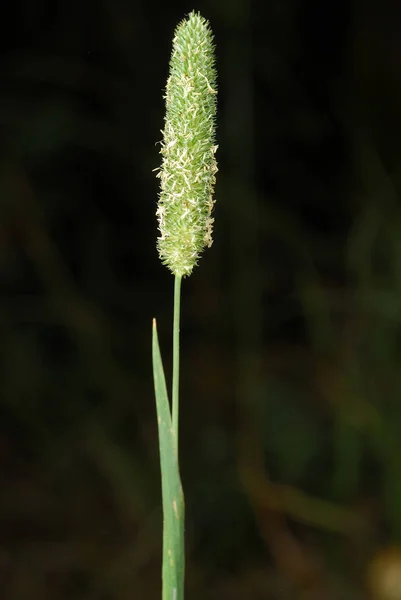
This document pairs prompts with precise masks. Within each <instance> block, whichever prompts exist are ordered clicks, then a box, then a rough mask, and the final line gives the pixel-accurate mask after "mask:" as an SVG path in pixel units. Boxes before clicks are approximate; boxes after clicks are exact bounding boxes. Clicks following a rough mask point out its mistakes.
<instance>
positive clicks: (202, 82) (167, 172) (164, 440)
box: [152, 12, 217, 600]
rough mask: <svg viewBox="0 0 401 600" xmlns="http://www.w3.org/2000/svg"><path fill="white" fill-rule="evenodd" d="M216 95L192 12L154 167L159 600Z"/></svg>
mask: <svg viewBox="0 0 401 600" xmlns="http://www.w3.org/2000/svg"><path fill="white" fill-rule="evenodd" d="M216 93H217V92H216V71H215V68H214V45H213V35H212V33H211V30H210V27H209V23H208V22H207V21H206V20H205V19H204V18H203V17H201V16H200V15H199V14H197V13H195V12H192V13H190V15H189V16H188V18H187V19H186V20H184V21H182V22H181V23H180V24H179V25H178V27H177V29H176V31H175V35H174V39H173V51H172V55H171V60H170V75H169V78H168V80H167V86H166V95H165V99H166V117H165V122H164V130H163V141H162V144H161V154H162V156H163V160H162V166H161V168H160V169H157V171H158V174H157V176H158V177H159V178H160V184H161V185H160V187H161V191H160V194H159V203H158V208H157V212H156V214H157V218H158V222H159V231H160V236H159V238H158V241H157V247H158V250H159V255H160V259H161V261H162V263H163V264H165V265H166V266H167V267H168V268H169V269H170V271H171V272H172V273H173V275H174V276H175V281H174V316H173V381H172V406H171V408H170V403H169V398H168V394H167V388H166V381H165V377H164V369H163V363H162V359H161V354H160V348H159V342H158V337H157V329H156V321H154V324H153V342H152V358H153V378H154V384H155V396H156V409H157V417H158V428H159V446H160V466H161V478H162V500H163V569H162V579H163V585H162V588H163V593H162V598H163V600H183V599H184V570H185V569H184V565H185V548H184V512H185V505H184V494H183V490H182V485H181V477H180V469H179V456H178V434H179V430H178V425H179V375H180V304H181V281H182V278H183V277H184V276H188V275H190V274H191V273H192V270H193V268H194V266H195V265H196V264H197V262H198V259H199V257H200V255H201V253H202V251H203V250H204V248H205V247H206V246H209V247H210V246H211V245H212V230H213V218H212V216H211V214H212V210H213V205H214V199H213V191H214V184H215V174H216V172H217V164H216V159H215V153H216V150H217V145H216V143H215V117H216Z"/></svg>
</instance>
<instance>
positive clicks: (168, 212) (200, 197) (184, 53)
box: [156, 12, 217, 277]
mask: <svg viewBox="0 0 401 600" xmlns="http://www.w3.org/2000/svg"><path fill="white" fill-rule="evenodd" d="M214 63H215V57H214V43H213V34H212V32H211V29H210V26H209V23H208V21H207V20H206V19H204V18H203V17H202V16H201V15H199V14H196V13H195V12H192V13H191V14H190V15H189V16H188V18H187V19H186V20H184V21H182V22H181V23H180V24H179V25H178V27H177V29H176V31H175V35H174V39H173V50H172V55H171V60H170V73H169V78H168V80H167V86H166V94H165V100H166V116H165V122H164V130H163V132H162V133H163V141H162V147H161V154H162V156H163V160H162V166H161V168H160V170H158V177H160V180H161V191H160V195H159V203H158V208H157V212H156V214H157V218H158V222H159V231H160V236H159V238H158V241H157V247H158V251H159V255H160V258H161V260H162V262H163V264H165V265H166V266H167V267H168V268H169V269H170V270H171V271H172V273H173V274H174V275H176V276H179V277H182V276H185V275H190V274H191V272H192V269H193V268H194V266H195V265H196V264H197V261H198V259H199V256H200V254H201V252H202V251H203V249H204V248H205V247H206V246H208V247H210V246H211V245H212V230H213V218H212V216H211V215H212V210H213V205H214V199H213V192H214V184H215V174H216V172H217V163H216V158H215V153H216V150H217V145H216V139H215V130H216V127H215V119H216V108H217V99H216V94H217V90H216V70H215V66H214Z"/></svg>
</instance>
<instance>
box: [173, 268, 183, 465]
mask: <svg viewBox="0 0 401 600" xmlns="http://www.w3.org/2000/svg"><path fill="white" fill-rule="evenodd" d="M181 280H182V278H181V277H180V276H179V275H176V276H175V278H174V319H173V392H172V421H173V431H174V437H175V443H176V447H177V454H178V433H179V432H178V415H179V407H180V400H179V387H180V308H181V307H180V304H181Z"/></svg>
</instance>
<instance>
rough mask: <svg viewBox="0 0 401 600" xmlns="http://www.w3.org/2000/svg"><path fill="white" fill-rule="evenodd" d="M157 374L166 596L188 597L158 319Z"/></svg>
mask: <svg viewBox="0 0 401 600" xmlns="http://www.w3.org/2000/svg"><path fill="white" fill-rule="evenodd" d="M152 357H153V378H154V385H155V396H156V410H157V421H158V429H159V446H160V467H161V480H162V499H163V575H162V577H163V600H183V599H184V571H185V554H184V517H185V505H184V493H183V489H182V485H181V478H180V471H179V464H178V456H177V445H176V440H175V437H174V432H173V425H172V420H171V410H170V404H169V399H168V394H167V387H166V380H165V376H164V369H163V363H162V359H161V355H160V348H159V340H158V336H157V328H156V320H153V336H152Z"/></svg>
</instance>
